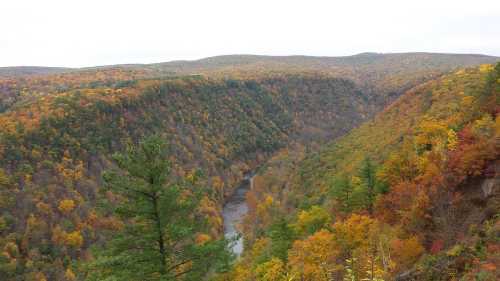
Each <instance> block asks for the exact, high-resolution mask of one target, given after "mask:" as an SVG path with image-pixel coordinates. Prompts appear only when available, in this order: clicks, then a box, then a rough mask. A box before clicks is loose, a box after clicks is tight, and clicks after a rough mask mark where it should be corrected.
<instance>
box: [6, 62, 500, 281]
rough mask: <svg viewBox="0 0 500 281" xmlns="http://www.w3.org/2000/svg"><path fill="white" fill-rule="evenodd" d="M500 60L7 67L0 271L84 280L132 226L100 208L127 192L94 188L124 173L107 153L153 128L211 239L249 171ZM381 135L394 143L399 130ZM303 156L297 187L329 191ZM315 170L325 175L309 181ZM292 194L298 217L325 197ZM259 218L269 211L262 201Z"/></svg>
mask: <svg viewBox="0 0 500 281" xmlns="http://www.w3.org/2000/svg"><path fill="white" fill-rule="evenodd" d="M496 60H497V58H494V57H487V56H477V55H442V54H425V53H415V54H389V55H383V54H360V55H357V56H351V57H343V58H311V57H260V56H223V57H215V58H209V59H204V60H200V61H195V62H172V63H165V64H152V65H122V66H110V67H95V68H86V69H76V70H75V69H72V70H70V71H66V70H61V71H59V70H55V71H56V73H46V71H45V70H40V71H36V72H39V73H38V74H34V73H31V74H28V73H25V74H26V75H25V74H23V75H17V74H15V75H10V74H9V77H4V78H0V124H1V126H0V249H1V250H2V251H3V252H2V254H1V255H0V279H1V280H9V281H10V280H15V281H17V280H74V279H75V278H78V279H82V276H83V275H81V274H82V271H81V270H82V269H81V268H80V267H79V265H80V264H81V262H82V261H89V260H92V254H91V253H92V252H91V251H90V249H91V248H92V247H93V246H98V245H102V244H103V243H104V242H105V241H107V238H108V237H107V236H106V235H104V233H105V232H106V231H109V230H114V231H116V230H118V229H120V227H121V226H123V223H124V222H123V221H120V220H119V219H117V217H116V216H114V214H112V213H110V212H109V211H106V210H103V208H102V206H103V205H107V206H113V205H114V204H115V203H117V202H120V197H119V196H117V195H116V194H113V193H110V192H99V191H100V190H102V187H103V184H104V183H103V181H102V176H101V174H102V172H103V171H104V170H107V169H110V168H116V163H115V162H114V161H113V160H112V157H111V155H112V154H114V153H115V152H121V151H125V150H126V149H127V147H130V146H132V145H133V144H137V142H138V141H139V140H140V139H141V138H143V137H145V136H149V135H153V134H156V135H159V136H160V137H161V138H162V139H163V140H166V141H167V142H168V143H169V144H170V151H169V155H170V159H169V160H171V162H172V175H171V177H172V179H177V178H191V179H192V178H193V177H195V176H194V175H199V173H197V172H196V171H197V170H201V171H202V173H203V176H201V180H200V181H201V182H202V185H205V186H207V187H209V190H210V192H207V193H206V194H204V198H203V200H201V204H200V206H199V208H198V209H197V211H196V212H197V214H198V213H200V214H202V215H203V216H204V217H206V218H208V224H209V228H208V230H207V233H202V234H203V235H205V236H204V237H205V238H206V237H207V236H208V237H209V238H210V239H216V238H219V237H220V234H221V233H220V232H221V217H220V208H221V205H222V203H223V202H224V197H225V196H226V195H228V194H229V193H230V192H231V191H232V189H233V188H234V187H235V185H236V183H238V182H239V181H240V180H241V179H242V177H243V172H246V171H248V170H251V169H253V168H255V167H257V166H259V165H262V164H264V163H266V162H267V160H269V159H270V158H271V157H272V156H273V155H275V153H276V152H277V151H279V150H282V149H285V150H286V148H287V147H292V146H297V147H301V148H302V147H305V149H304V150H306V151H308V150H310V149H311V148H312V150H314V149H315V148H317V147H318V146H319V145H320V144H322V143H324V142H326V141H331V140H334V139H336V138H337V137H340V136H342V135H344V134H346V133H347V132H349V131H350V130H351V129H353V128H355V127H357V126H358V125H360V124H361V123H363V122H364V121H366V120H369V119H370V118H371V117H373V116H374V114H375V113H376V112H378V111H380V110H382V109H383V108H384V106H385V105H387V104H388V103H389V102H390V101H392V100H393V99H396V98H397V97H398V96H399V95H400V94H402V93H403V92H405V90H406V89H407V88H409V87H413V86H415V85H417V84H420V83H421V82H425V81H430V80H433V79H435V78H436V77H440V76H441V75H443V73H446V72H450V71H451V70H454V69H455V68H457V67H464V66H468V65H476V64H480V63H484V62H493V61H496ZM485 67H486V68H487V70H488V71H490V70H491V69H490V68H488V67H487V66H485ZM50 72H52V71H50ZM4 73H5V72H4ZM13 73H15V72H13ZM44 73H45V74H44ZM467 73H468V72H467ZM455 75H459V74H455ZM485 75H486V74H483V76H485ZM446 77H448V76H446ZM478 77H482V76H481V75H478ZM437 81H441V80H437ZM460 81H461V80H460ZM460 81H458V82H460ZM471 81H472V82H471V83H472V85H476V83H479V82H477V81H482V80H477V81H476V80H474V79H472V80H471ZM474 81H476V82H474ZM429 83H438V82H429ZM439 83H440V82H439ZM454 83H455V82H453V83H451V84H450V85H453V84H454ZM460 83H462V82H460ZM462 84H463V83H462ZM462 84H458V85H462ZM424 85H427V84H424ZM430 85H433V84H430ZM439 85H441V84H439ZM446 85H448V84H446ZM450 85H448V86H449V87H452V86H450ZM477 85H479V86H477V87H481V86H480V85H482V84H477ZM448 86H446V87H448ZM424 87H425V86H424ZM443 87H445V86H443ZM429 89H431V88H429ZM467 93H468V92H466V94H467ZM467 95H468V94H467ZM444 97H446V95H444ZM438 98H439V97H436V99H438ZM443 100H445V99H444V98H443ZM410 102H413V101H410ZM390 108H392V107H390ZM390 108H389V109H387V110H390ZM454 109H456V108H454ZM438 112H439V110H438ZM471 120H472V119H471ZM474 120H475V119H474ZM486 121H487V120H486ZM486 121H485V122H486ZM490 123H491V122H489V123H488V122H487V125H488V126H490ZM362 128H363V127H362ZM402 128H404V127H402ZM457 130H458V128H457ZM387 134H388V135H387V140H388V141H391V140H392V137H394V136H396V135H397V134H395V135H390V133H387ZM346 138H349V136H347V137H346ZM362 139H363V138H361V137H360V139H359V140H362ZM372 140H373V139H372ZM356 141H358V139H356ZM373 141H374V142H377V140H373ZM360 145H361V144H360ZM300 151H301V150H300ZM327 154H329V153H327ZM353 155H354V154H353ZM311 157H312V156H311ZM308 159H312V160H306V161H305V162H303V163H305V164H304V165H303V166H301V167H302V168H301V169H302V170H303V173H301V174H300V175H301V177H303V178H301V179H303V182H304V183H305V184H304V185H303V186H302V184H301V182H300V181H298V182H295V183H296V185H297V186H302V187H303V188H306V187H308V186H323V185H322V184H321V183H322V182H323V180H325V179H326V178H327V177H326V175H327V174H330V172H331V170H330V169H329V168H327V171H328V172H325V173H323V171H324V170H323V169H324V167H317V169H316V168H314V169H313V170H308V167H311V166H314V165H315V164H316V163H311V162H307V161H312V162H314V161H316V160H315V158H308ZM320 160H321V159H320ZM352 160H353V161H352V164H353V165H354V164H356V163H358V162H359V161H358V159H357V158H356V159H354V158H353V159H352ZM377 160H380V159H377ZM332 161H333V160H332ZM335 161H337V159H335ZM339 161H340V160H339ZM307 163H311V164H307ZM320 163H323V162H320ZM339 163H340V162H339ZM346 163H350V161H349V160H348V159H347V158H346ZM328 165H330V164H329V163H327V164H325V166H327V167H329V166H328ZM339 165H340V164H339ZM292 166H293V165H292ZM315 167H316V166H315ZM339 167H340V166H339ZM282 168H285V167H284V166H283V167H282ZM346 171H347V170H346ZM315 173H318V174H321V175H320V176H318V177H317V178H314V177H312V175H314V174H315ZM322 175H325V177H323V176H322ZM278 178H279V179H285V178H286V177H280V176H278ZM294 179H295V178H294ZM316 182H317V183H318V184H316ZM288 184H289V183H286V184H284V185H283V186H287V185H288ZM294 186H295V185H294ZM280 188H281V187H280ZM278 190H281V189H279V188H278ZM297 190H300V189H293V190H291V193H290V195H291V196H290V197H289V200H290V202H292V201H293V200H295V201H293V202H294V203H293V204H288V203H286V204H284V205H283V206H284V207H286V208H289V209H285V210H288V211H290V213H291V214H293V210H297V208H298V207H299V206H298V204H295V203H297V202H299V201H303V203H304V206H310V205H313V204H319V203H321V202H320V201H316V200H319V199H318V198H323V197H324V196H325V193H323V189H321V188H318V189H317V190H307V192H305V193H303V195H304V197H295V199H294V197H293V196H292V195H294V194H297V196H300V195H301V194H302V193H300V192H302V191H300V192H297ZM266 193H267V192H263V193H262V195H264V194H266ZM305 195H307V196H305ZM270 196H271V197H269V198H271V199H272V198H273V196H275V194H271V195H270ZM255 198H260V197H255ZM263 199H266V198H263ZM278 199H279V198H276V200H278ZM306 199H307V200H306ZM287 200H288V199H287ZM254 202H255V201H254ZM264 202H267V201H265V200H264ZM271 203H272V202H271ZM271 205H272V204H271ZM304 208H305V207H304ZM261 209H262V208H261ZM278 209H279V208H277V209H276V210H278ZM273 210H274V209H273ZM259 212H260V214H261V215H266V214H269V213H268V212H267V209H265V208H264V209H262V210H261V211H259ZM271 217H272V216H271ZM262 222H267V220H266V219H263V220H262ZM248 225H249V226H251V225H255V229H253V230H252V231H251V232H252V233H251V234H249V236H248V237H250V238H249V239H248V241H249V243H250V244H249V246H251V243H252V241H253V239H252V238H251V237H252V236H254V235H255V236H258V235H263V234H265V232H264V230H265V227H267V225H264V226H263V227H262V228H260V227H261V226H260V225H259V224H258V223H255V224H248ZM257 230H258V231H257ZM254 231H255V233H254ZM259 231H260V232H259ZM287 250H288V249H287ZM282 254H283V253H282ZM266 261H267V260H266ZM252 262H253V261H252ZM233 280H236V279H233ZM243 280H245V279H243ZM312 280H314V279H312Z"/></svg>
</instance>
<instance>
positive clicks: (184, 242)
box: [87, 136, 228, 281]
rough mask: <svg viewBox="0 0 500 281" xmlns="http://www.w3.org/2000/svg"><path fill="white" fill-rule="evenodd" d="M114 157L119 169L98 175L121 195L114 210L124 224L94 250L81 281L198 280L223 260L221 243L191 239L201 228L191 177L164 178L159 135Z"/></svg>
mask: <svg viewBox="0 0 500 281" xmlns="http://www.w3.org/2000/svg"><path fill="white" fill-rule="evenodd" d="M114 159H115V160H116V161H117V164H118V167H119V168H120V169H121V171H112V172H106V173H105V174H104V175H103V178H104V180H105V183H106V187H107V190H110V191H112V192H113V193H114V194H117V195H120V196H121V197H122V200H121V203H120V204H118V205H117V206H116V208H115V209H114V212H115V214H116V215H118V216H119V217H120V218H121V219H122V220H123V221H124V222H125V224H124V226H123V228H122V229H121V230H120V231H119V232H117V233H113V236H112V238H111V240H110V241H109V242H108V243H107V244H106V245H105V247H104V249H103V250H101V251H98V252H97V259H96V261H95V262H93V263H92V264H91V265H90V267H89V276H88V277H87V280H141V281H144V280H162V281H163V280H201V279H203V276H204V275H206V274H207V272H208V271H209V270H211V269H214V268H215V266H216V265H217V264H218V262H221V261H224V260H226V259H227V257H228V254H227V251H226V246H225V245H226V243H225V242H224V241H222V240H221V241H208V242H207V241H204V242H203V243H200V242H198V243H197V242H196V236H197V235H198V234H200V233H201V232H202V231H203V230H204V229H203V228H204V226H205V224H204V223H203V221H204V220H203V218H201V217H199V215H197V214H196V208H197V204H198V202H199V198H200V192H199V189H198V190H196V189H195V188H194V184H193V183H194V180H193V178H191V180H190V181H188V180H182V181H177V182H175V183H174V182H173V181H172V180H171V179H170V178H169V174H170V173H169V171H170V163H169V161H168V160H167V159H168V154H167V146H166V143H165V142H164V141H163V140H162V139H161V138H160V137H158V136H152V137H148V138H146V139H144V140H143V141H142V142H140V144H139V145H138V146H134V147H130V148H129V149H128V151H127V153H125V154H115V155H114Z"/></svg>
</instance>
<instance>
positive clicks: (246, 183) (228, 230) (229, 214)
mask: <svg viewBox="0 0 500 281" xmlns="http://www.w3.org/2000/svg"><path fill="white" fill-rule="evenodd" d="M252 180H253V174H247V175H245V179H244V180H243V182H242V183H241V184H240V186H238V188H236V190H235V191H234V193H233V194H232V195H231V197H229V198H228V200H227V202H226V204H225V205H224V209H223V210H222V217H223V218H224V237H226V238H227V239H231V240H233V239H236V238H237V237H238V236H239V237H238V238H237V239H236V240H235V241H234V243H233V244H232V245H231V250H232V251H233V253H234V254H235V255H236V256H240V255H241V253H242V252H243V237H241V235H239V232H238V230H237V225H238V224H240V223H241V222H242V220H243V217H244V216H245V215H246V213H247V212H248V206H247V202H246V198H245V195H246V193H247V192H248V190H250V189H251V187H252Z"/></svg>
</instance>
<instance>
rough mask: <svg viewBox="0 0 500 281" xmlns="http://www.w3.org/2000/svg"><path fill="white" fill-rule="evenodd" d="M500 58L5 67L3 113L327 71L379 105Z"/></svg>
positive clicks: (0, 91) (231, 58)
mask: <svg viewBox="0 0 500 281" xmlns="http://www.w3.org/2000/svg"><path fill="white" fill-rule="evenodd" d="M498 60H499V58H498V57H492V56H485V55H472V54H471V55H469V54H435V53H395V54H377V53H363V54H358V55H354V56H345V57H310V56H256V55H228V56H218V57H210V58H205V59H200V60H194V61H172V62H165V63H156V64H129V65H111V66H100V67H88V68H73V69H61V68H41V67H38V68H33V67H5V68H0V112H1V111H2V110H5V109H6V108H7V107H9V106H11V105H12V104H14V103H15V102H19V101H20V100H22V99H24V98H29V97H31V96H33V95H44V94H47V93H52V92H60V91H65V90H68V89H70V88H77V87H82V88H85V87H95V86H97V85H107V86H110V85H113V84H117V83H120V81H125V80H134V79H140V78H158V77H165V76H179V75H199V74H203V75H207V76H211V77H233V78H234V77H240V78H256V77H259V76H262V75H269V74H280V73H284V72H285V73H290V72H293V73H304V72H313V73H317V72H322V73H325V74H328V75H330V76H335V77H339V78H345V79H350V80H352V81H354V82H355V83H356V84H357V85H358V86H359V87H360V88H361V89H362V90H363V91H364V92H366V93H368V94H370V96H373V97H374V98H375V99H376V101H377V103H378V104H379V105H384V104H387V103H389V102H391V101H392V100H394V98H396V97H397V96H399V95H400V94H401V93H402V92H403V91H404V90H407V89H409V88H411V87H413V86H415V85H417V84H418V83H421V82H423V81H426V80H429V79H432V78H435V77H437V76H438V75H440V74H442V73H444V72H448V71H451V70H453V69H456V68H459V67H467V66H473V65H479V64H483V63H495V62H496V61H498ZM26 74H31V75H26ZM37 74H38V75H37Z"/></svg>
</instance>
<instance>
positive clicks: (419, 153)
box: [220, 64, 500, 280]
mask: <svg viewBox="0 0 500 281" xmlns="http://www.w3.org/2000/svg"><path fill="white" fill-rule="evenodd" d="M499 77H500V64H497V65H496V67H495V68H493V66H491V65H483V66H481V67H479V68H468V69H462V70H459V71H456V72H455V73H452V74H449V75H445V76H443V77H440V78H438V79H436V80H433V81H429V82H427V83H424V84H422V85H419V86H417V87H415V88H413V89H411V90H409V91H407V92H406V93H405V94H404V95H403V96H401V97H400V98H399V99H398V100H396V101H395V102H394V103H393V104H391V105H390V106H389V107H387V108H386V109H385V110H384V111H382V112H380V113H379V114H377V115H376V117H375V118H374V119H373V120H370V121H367V122H365V123H364V124H363V125H361V126H360V127H358V128H356V129H353V130H352V131H351V132H349V133H348V134H347V135H345V136H344V137H341V138H340V139H338V140H336V141H334V142H332V143H330V144H328V145H326V146H324V147H323V148H322V149H320V150H319V151H317V152H312V153H307V150H304V149H303V148H301V147H300V146H299V147H294V148H290V149H284V150H282V151H280V153H278V154H277V155H275V156H274V157H273V158H272V159H271V160H270V161H269V162H268V164H267V165H266V166H265V167H263V168H262V169H261V170H260V172H259V175H257V176H256V177H255V178H254V184H253V189H252V190H251V191H250V192H249V194H248V195H247V198H248V202H249V203H248V204H249V213H248V215H247V216H246V218H245V223H244V224H243V231H244V233H245V235H244V237H245V242H246V245H245V247H246V248H247V249H248V250H247V251H246V252H245V254H244V257H243V259H242V260H241V261H240V263H238V264H237V265H236V266H235V268H234V269H233V271H232V272H230V273H228V274H227V275H224V276H221V278H220V280H253V279H255V280H264V278H276V279H274V280H287V278H288V279H290V278H292V280H295V279H294V278H298V280H332V278H333V280H342V278H343V279H344V280H345V279H346V278H347V279H348V280H351V279H350V278H354V279H352V280H358V279H355V278H360V280H363V279H361V278H368V279H366V280H371V279H370V278H373V280H394V279H396V280H455V279H454V278H462V279H460V280H496V279H497V278H498V274H499V271H498V267H497V266H498V262H499V260H500V256H499V255H498V253H499V252H498V247H499V246H498V245H499V241H498V232H499V231H500V229H499V221H498V219H499V217H498V212H499V209H500V193H499V189H498V187H499V185H498V183H499V163H498V157H499V149H498V141H499V137H500V136H499V127H498V126H499V117H498V112H499V111H498V110H499V107H498V106H499V104H500V101H499V97H500V80H499ZM271 276H273V277H271ZM478 278H479V279H478ZM481 278H482V279H481ZM265 280H267V279H265ZM270 280H273V279H270Z"/></svg>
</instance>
